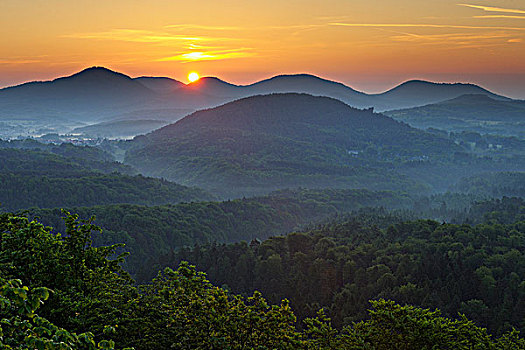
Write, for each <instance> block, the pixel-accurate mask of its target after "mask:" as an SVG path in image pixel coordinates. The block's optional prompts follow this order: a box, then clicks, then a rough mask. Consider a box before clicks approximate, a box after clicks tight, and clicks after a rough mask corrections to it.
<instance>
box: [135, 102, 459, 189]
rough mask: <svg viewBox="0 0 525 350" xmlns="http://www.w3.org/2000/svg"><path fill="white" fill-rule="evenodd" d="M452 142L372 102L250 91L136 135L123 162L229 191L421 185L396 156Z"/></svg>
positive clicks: (430, 152) (435, 154) (438, 149)
mask: <svg viewBox="0 0 525 350" xmlns="http://www.w3.org/2000/svg"><path fill="white" fill-rule="evenodd" d="M457 150H459V147H458V146H457V145H455V144H454V143H453V142H451V141H449V140H446V139H444V138H441V137H438V136H435V135H432V134H430V133H425V132H423V131H420V130H417V129H414V128H411V127H410V126H408V125H407V124H402V123H399V122H396V121H394V120H393V119H391V118H389V117H386V116H384V115H381V114H377V113H374V112H373V111H372V110H370V109H367V110H359V109H355V108H352V107H350V106H348V105H346V104H344V103H342V102H341V101H338V100H335V99H332V98H327V97H314V96H311V95H306V94H273V95H264V96H254V97H248V98H244V99H241V100H238V101H235V102H230V103H227V104H225V105H223V106H220V107H217V108H213V109H209V110H203V111H199V112H195V113H193V114H191V115H189V116H187V117H185V118H183V119H182V120H180V121H178V122H177V123H175V124H172V125H168V126H166V127H163V128H161V129H159V130H157V131H155V132H153V133H151V134H148V135H146V136H141V137H137V138H135V140H134V141H133V146H132V147H131V149H130V150H129V151H128V152H127V154H126V160H125V162H126V163H128V164H131V165H132V166H134V167H136V168H137V169H138V170H139V171H141V172H143V173H144V174H147V175H151V176H157V177H163V178H166V179H170V180H173V181H176V182H179V183H181V184H185V185H192V186H199V187H202V188H204V189H206V190H209V191H211V192H214V193H218V194H220V195H224V196H240V195H252V194H261V193H266V192H268V191H271V190H275V189H279V188H286V187H298V186H304V187H310V188H322V187H338V188H370V189H405V190H415V189H418V190H422V189H423V187H424V186H420V184H418V183H417V181H413V180H410V179H409V178H407V177H406V176H401V175H399V174H397V173H395V172H393V171H391V169H389V166H387V165H385V164H387V163H388V164H389V162H391V161H393V160H397V161H400V162H402V161H408V162H410V161H419V160H424V159H429V158H440V157H444V156H448V154H450V153H452V152H454V151H457Z"/></svg>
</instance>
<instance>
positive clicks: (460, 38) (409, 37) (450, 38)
mask: <svg viewBox="0 0 525 350" xmlns="http://www.w3.org/2000/svg"><path fill="white" fill-rule="evenodd" d="M509 37H511V35H510V34H507V33H487V34H480V35H476V34H472V35H471V34H465V33H455V34H432V35H419V34H411V33H405V34H403V35H397V36H393V37H392V39H394V40H397V41H413V42H415V41H418V42H421V41H427V42H444V41H447V42H456V43H465V42H468V41H470V42H479V41H487V40H501V39H505V40H507V39H508V38H509Z"/></svg>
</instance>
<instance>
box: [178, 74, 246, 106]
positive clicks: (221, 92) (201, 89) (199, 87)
mask: <svg viewBox="0 0 525 350" xmlns="http://www.w3.org/2000/svg"><path fill="white" fill-rule="evenodd" d="M183 90H184V91H193V92H197V93H201V94H205V95H209V96H216V97H230V98H237V97H241V96H243V95H244V92H243V87H242V86H237V85H234V84H230V83H227V82H225V81H223V80H221V79H219V78H216V77H202V78H200V79H199V80H197V81H195V82H193V83H190V84H188V85H186V86H184V88H183ZM225 101H226V100H225Z"/></svg>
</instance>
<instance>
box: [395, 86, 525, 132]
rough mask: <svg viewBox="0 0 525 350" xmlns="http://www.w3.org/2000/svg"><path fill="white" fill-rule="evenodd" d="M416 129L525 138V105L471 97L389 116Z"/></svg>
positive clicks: (481, 96)
mask: <svg viewBox="0 0 525 350" xmlns="http://www.w3.org/2000/svg"><path fill="white" fill-rule="evenodd" d="M386 114H387V115H388V116H391V117H392V118H394V119H396V120H399V121H403V122H406V123H408V124H410V125H412V126H414V127H417V128H422V129H426V128H430V127H431V128H437V129H442V130H446V131H453V132H462V131H470V132H478V133H490V134H499V135H508V136H518V137H520V138H523V137H524V136H525V122H524V119H523V116H524V115H525V101H516V100H502V99H496V98H494V97H493V96H489V95H480V94H468V95H462V96H459V97H456V98H453V99H450V100H447V101H442V102H440V103H435V104H429V105H425V106H422V107H415V108H410V109H401V110H393V111H389V112H386Z"/></svg>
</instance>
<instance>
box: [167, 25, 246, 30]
mask: <svg viewBox="0 0 525 350" xmlns="http://www.w3.org/2000/svg"><path fill="white" fill-rule="evenodd" d="M164 28H170V29H180V30H189V29H201V30H241V29H243V28H241V27H234V26H207V25H200V24H169V25H167V26H164Z"/></svg>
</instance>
